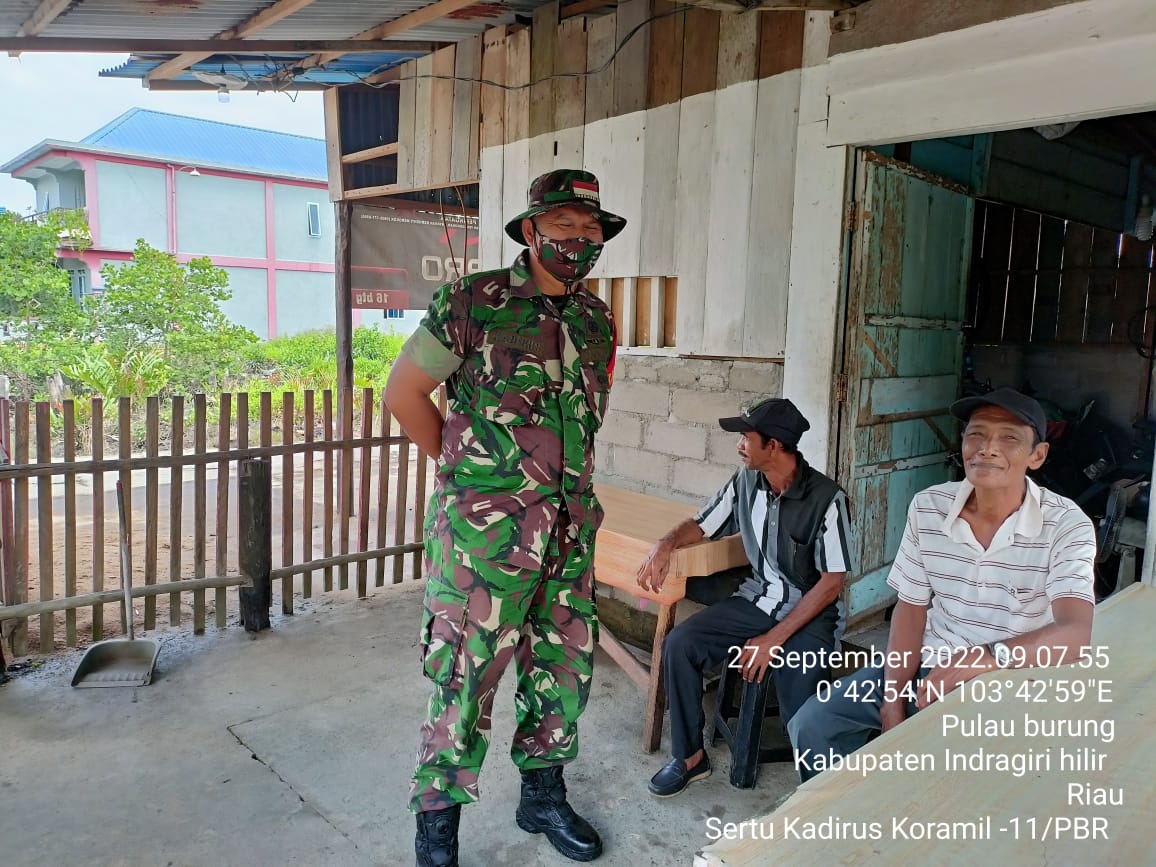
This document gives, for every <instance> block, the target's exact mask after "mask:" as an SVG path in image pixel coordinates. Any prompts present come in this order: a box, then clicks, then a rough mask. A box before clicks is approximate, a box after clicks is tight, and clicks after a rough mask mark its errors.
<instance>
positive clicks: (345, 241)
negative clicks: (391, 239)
mask: <svg viewBox="0 0 1156 867" xmlns="http://www.w3.org/2000/svg"><path fill="white" fill-rule="evenodd" d="M334 207H335V209H336V211H337V214H336V220H337V226H336V231H337V249H336V258H335V259H334V274H333V278H334V289H335V292H334V294H335V296H336V304H337V322H336V330H337V402H338V403H337V417H338V419H340V422H339V424H340V429H339V430H338V432H337V434H338V438H340V439H352V438H353V425H352V423H351V424H349V425H346V424H345V419H346V418H349V419H350V420H351V421H352V419H353V413H352V412H350V413H346V412H345V410H344V408H343V407H342V405H341V404H342V402H343V401H345V400H352V399H353V286H352V272H351V270H350V266H351V264H352V258H351V255H352V254H351V238H352V233H353V204H352V203H351V202H346V201H343V202H338V203H337V204H336V205H335V206H334ZM349 457H350V456H348V455H346V454H345V453H344V452H342V453H341V454H340V455H338V458H337V459H338V460H339V461H346V460H349ZM345 477H346V472H345V469H344V467H341V466H340V465H339V468H338V479H340V480H342V481H344V479H345ZM338 492H339V500H340V508H344V509H345V514H346V515H347V516H348V515H351V514H353V489H352V487H351V486H348V485H340V484H339V486H338Z"/></svg>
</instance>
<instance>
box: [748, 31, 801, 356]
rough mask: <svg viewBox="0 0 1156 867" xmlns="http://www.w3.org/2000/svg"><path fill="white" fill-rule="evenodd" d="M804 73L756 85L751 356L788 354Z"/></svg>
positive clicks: (749, 278)
mask: <svg viewBox="0 0 1156 867" xmlns="http://www.w3.org/2000/svg"><path fill="white" fill-rule="evenodd" d="M763 17H764V18H766V17H775V16H763ZM800 76H801V73H800V72H799V70H793V71H791V72H784V73H782V74H779V75H775V76H773V77H771V78H764V79H761V80H760V81H759V83H758V105H757V108H756V111H755V159H754V175H753V179H752V184H751V189H752V200H751V234H750V240H749V247H748V249H749V253H748V257H747V258H748V262H749V267H748V274H747V287H746V302H745V304H744V322H743V346H742V355H745V356H747V357H751V358H781V357H782V356H783V355H784V353H785V352H786V340H787V334H786V332H787V286H788V283H789V280H790V273H791V223H792V220H793V219H794V211H795V207H794V205H795V147H796V144H797V139H798V128H797V126H796V125H795V118H796V117H797V116H798V105H799V80H800Z"/></svg>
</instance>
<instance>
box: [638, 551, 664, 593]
mask: <svg viewBox="0 0 1156 867" xmlns="http://www.w3.org/2000/svg"><path fill="white" fill-rule="evenodd" d="M670 551H671V549H670V546H669V545H667V544H666V543H664V542H659V543H657V544H656V545H655V546H654V547H653V548H651V549H650V554H648V555H647V557H646V559H645V560H643V561H642V565H641V566H639V567H638V586H639V587H641V588H642V589H643V590H649V591H651V592H652V593H657V592H658V591H659V590H661V589H662V583H663V582H664V581H665V580H666V575H667V573H668V572H670Z"/></svg>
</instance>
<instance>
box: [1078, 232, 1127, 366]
mask: <svg viewBox="0 0 1156 867" xmlns="http://www.w3.org/2000/svg"><path fill="white" fill-rule="evenodd" d="M1119 249H1120V235H1119V234H1118V233H1116V232H1111V231H1108V230H1105V229H1099V228H1097V229H1095V230H1093V233H1092V281H1091V285H1089V286H1088V330H1087V334H1086V335H1085V337H1084V340H1085V342H1087V343H1107V342H1109V340H1110V339H1111V335H1112V320H1113V318H1114V311H1113V309H1112V308H1113V302H1114V300H1115V296H1116V268H1117V265H1118V261H1119Z"/></svg>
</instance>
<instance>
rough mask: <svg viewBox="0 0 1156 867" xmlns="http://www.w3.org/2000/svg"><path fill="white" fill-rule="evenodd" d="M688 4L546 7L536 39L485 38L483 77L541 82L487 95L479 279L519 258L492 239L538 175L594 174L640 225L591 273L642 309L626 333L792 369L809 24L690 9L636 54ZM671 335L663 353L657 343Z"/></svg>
mask: <svg viewBox="0 0 1156 867" xmlns="http://www.w3.org/2000/svg"><path fill="white" fill-rule="evenodd" d="M675 8H676V4H675V3H674V2H673V0H625V2H621V3H619V4H618V7H617V10H616V11H615V12H611V13H609V14H606V15H601V16H598V17H591V18H581V17H575V18H570V19H567V20H565V21H559V20H558V4H557V3H551V4H548V5H546V6H543V7H540V8H539V9H538V10H536V12H535V15H534V19H533V24H532V25H531V27H529V28H522V29H515V28H514V27H511V28H503V29H495V30H491V31H488V32H487V34H486V35H485V36H484V37H483V45H482V59H481V66H482V69H483V71H484V73H485V75H484V77H485V78H487V79H490V80H495V81H503V82H505V83H507V84H528V83H530V82H538V83H536V84H534V85H533V86H531V87H529V88H527V89H525V90H516V91H506V92H505V93H504V98H502V96H500V95H499V93H500V92H496V89H494V88H487V87H485V86H483V87H482V96H481V106H482V107H481V116H482V118H481V126H482V132H481V164H482V175H481V191H480V201H481V205H480V210H481V224H482V226H483V227H489V228H488V229H485V228H484V229H483V231H482V237H481V258H482V263H483V267H497V266H499V265H500V264H503V263H505V262H507V261H509V260H510V259H511V258H512V257H513V256H514V255H516V254H517V252H518V250H519V245H517V244H514V243H513V242H511V241H509V240H508V239H505V238H503V237H502V235H501V234H499V232H498V231H495V227H500V226H501V225H502V221H503V219H505V218H508V216H509V215H511V214H515V213H517V212H518V211H519V210H521V209H522V208H523V207H524V203H525V194H526V192H525V191H526V188H527V186H528V184H529V181H530V180H531V179H532V178H533V177H535V176H537V175H538V174H540V173H541V172H544V171H549V170H551V169H553V168H561V167H569V166H582V167H584V168H586V169H588V170H590V171H593V172H594V173H595V174H597V175H598V177H599V179H600V181H601V183H602V189H603V202H604V203H605V204H606V206H607V207H608V208H610V209H612V210H615V211H616V212H618V213H620V214H622V215H623V216H625V217H626V218H627V220H628V224H627V228H626V229H625V230H624V231H623V232H622V234H621V235H620V236H619V237H618V238H616V239H615V241H614V242H613V243H612V244H610V245H608V246H607V248H606V251H605V252H604V254H603V256H602V258H601V260H600V261H599V263H598V265H597V267H596V269H595V271H594V272H593V273H592V277H594V278H596V279H599V280H605V281H608V282H607V286H617V287H619V291H620V292H627V293H628V294H630V295H631V298H630V299H628V301H624V302H623V312H624V314H625V313H626V312H628V311H631V310H633V311H635V312H636V313H637V312H638V311H640V310H644V311H646V313H645V315H646V317H647V319H646V320H645V321H644V320H643V318H642V317H641V316H639V317H638V319H637V321H634V320H632V321H631V322H630V323H628V325H629V327H627V328H620V332H622V333H624V334H629V335H632V337H630V338H628V339H629V340H634V341H637V342H639V343H642V344H643V345H661V346H669V345H670V343H669V341H670V340H671V339H672V337H673V333H677V335H678V342H677V346H676V348H677V349H678V350H679V351H681V352H686V353H703V354H710V355H725V356H744V357H755V358H781V357H782V356H783V354H784V352H785V343H786V337H785V331H786V299H787V281H788V271H789V260H790V246H791V222H792V213H793V207H794V201H793V199H794V176H795V171H794V169H795V139H796V134H797V128H798V121H797V117H798V108H799V88H800V66H801V64H802V48H803V45H802V42H803V23H804V14H803V13H796V12H790V13H773V14H763V15H758V16H755V15H734V14H724V13H720V12H716V11H712V10H706V9H692V10H690V11H688V12H686V13H678V14H673V15H668V16H666V17H664V18H660V19H658V20H656V21H654V22H652V23H650V24H646V25H644V26H642V27H641V28H640V29H638V30H637V31H636V32H634V33H633V36H631V37H630V39H629V40H628V41H626V42H623V40H626V38H627V36H628V35H630V34H631V33H632V31H635V28H636V27H637V26H638V25H639V24H642V23H643V22H644V21H646V20H647V19H648V18H649V17H650V16H652V15H654V14H661V13H663V12H670V11H672V10H673V9H675ZM616 50H617V54H615V51H616ZM611 58H613V60H611ZM607 64H608V65H607ZM604 65H605V66H606V68H605V69H603V70H602V71H600V72H597V73H596V74H591V75H589V76H587V77H583V78H573V79H571V78H554V79H550V80H549V81H541V79H543V78H545V77H547V76H550V75H553V74H557V73H566V72H582V71H591V72H592V73H593V71H594V70H598V69H601V68H602V67H603V66H604ZM724 128H725V130H726V135H718V136H716V134H715V130H716V129H724ZM652 278H653V279H652ZM618 281H626V282H618ZM660 290H661V291H660ZM676 291H677V297H675V292H676ZM656 299H661V302H662V303H661V307H659V308H656V307H655V303H656ZM655 319H660V320H662V321H663V322H665V323H669V327H664V328H661V329H660V328H655V327H653V322H652V320H655ZM620 324H621V323H620ZM660 333H661V334H662V335H663V338H662V339H663V340H664V341H667V342H666V343H660V344H655V343H653V342H652V341H653V340H654V335H656V334H660ZM643 336H645V337H647V338H648V340H646V341H643V340H640V339H639V338H641V337H643ZM627 345H629V343H627Z"/></svg>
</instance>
